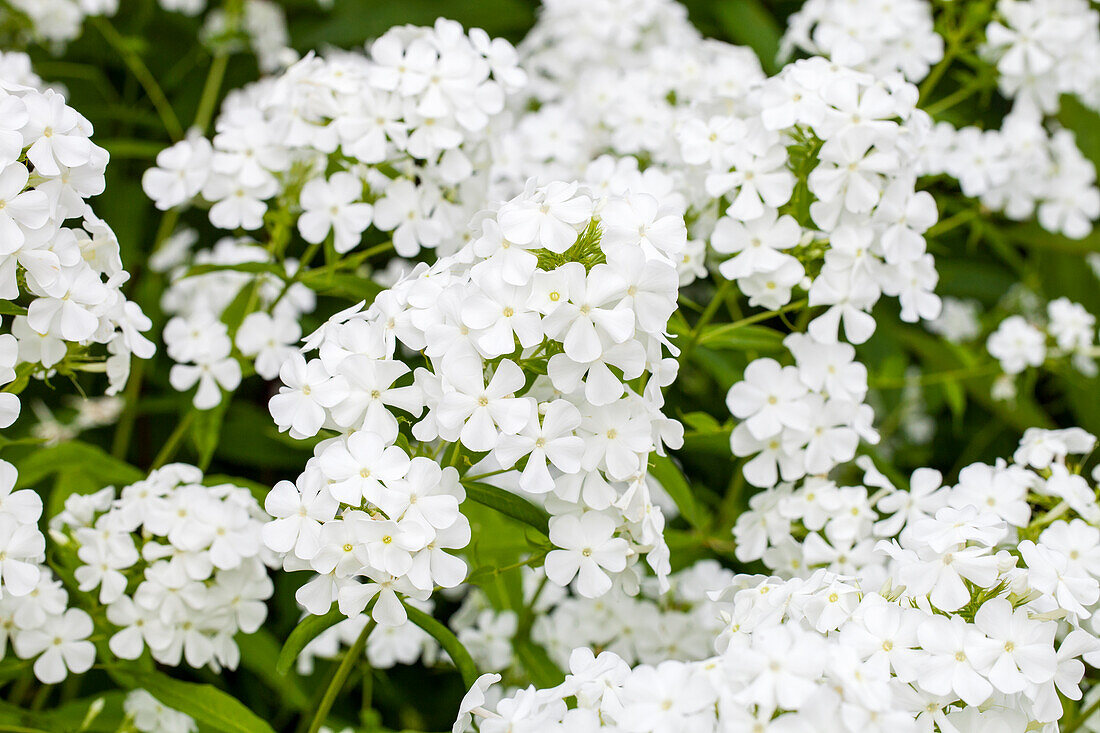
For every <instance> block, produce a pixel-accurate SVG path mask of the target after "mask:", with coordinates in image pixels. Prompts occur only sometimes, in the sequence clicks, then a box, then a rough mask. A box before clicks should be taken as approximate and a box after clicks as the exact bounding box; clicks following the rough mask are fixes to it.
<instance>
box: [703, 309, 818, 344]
mask: <svg viewBox="0 0 1100 733" xmlns="http://www.w3.org/2000/svg"><path fill="white" fill-rule="evenodd" d="M808 302H809V301H808V299H806V298H802V299H801V300H796V301H795V302H793V303H788V304H787V305H785V306H783V307H782V308H779V309H776V310H773V311H764V312H763V313H754V314H753V315H751V316H746V317H745V318H742V319H741V320H739V321H734V322H733V323H727V324H725V325H722V326H718V327H716V328H715V329H714V330H713V331H711V332H710V333H708V334H707V335H706V336H700V338H699V342H700V343H706V342H707V341H711V340H713V339H716V338H719V337H720V336H724V335H725V334H727V333H729V332H730V331H736V330H737V329H739V328H744V327H745V326H751V325H752V324H754V323H759V322H760V321H766V320H768V319H769V318H775V317H777V316H780V315H782V314H784V313H787V312H789V311H793V310H798V309H799V308H804V307H806V305H807V303H808Z"/></svg>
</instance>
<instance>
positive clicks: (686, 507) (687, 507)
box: [649, 454, 707, 529]
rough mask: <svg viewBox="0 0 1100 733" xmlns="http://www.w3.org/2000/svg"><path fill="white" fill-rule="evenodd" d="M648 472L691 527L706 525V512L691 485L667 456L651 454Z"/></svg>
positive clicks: (697, 527)
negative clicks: (698, 501)
mask: <svg viewBox="0 0 1100 733" xmlns="http://www.w3.org/2000/svg"><path fill="white" fill-rule="evenodd" d="M649 473H650V475H652V476H653V478H655V479H657V481H658V482H659V483H660V484H661V486H662V487H663V488H664V490H665V491H667V492H668V495H669V496H671V497H672V500H673V501H674V502H676V507H677V508H678V509H679V510H680V514H681V515H683V517H684V519H686V520H687V521H688V524H690V525H691V526H692V527H695V528H696V529H703V528H704V527H706V525H707V520H706V514H705V512H704V511H703V509H702V507H700V506H699V504H698V503H697V502H696V501H695V494H694V492H692V490H691V485H690V484H689V483H688V481H687V479H686V478H685V477H684V474H683V472H681V471H680V469H679V468H678V467H677V466H676V463H675V462H674V461H673V460H672V459H671V458H669V457H668V456H659V455H656V454H654V455H652V456H650V460H649Z"/></svg>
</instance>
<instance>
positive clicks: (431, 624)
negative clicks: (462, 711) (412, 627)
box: [405, 604, 478, 689]
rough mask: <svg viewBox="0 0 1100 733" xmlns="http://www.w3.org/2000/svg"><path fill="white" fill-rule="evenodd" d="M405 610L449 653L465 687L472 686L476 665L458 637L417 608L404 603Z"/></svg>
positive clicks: (415, 622) (414, 621) (475, 675)
mask: <svg viewBox="0 0 1100 733" xmlns="http://www.w3.org/2000/svg"><path fill="white" fill-rule="evenodd" d="M405 610H406V611H408V613H409V620H410V621H412V622H413V623H414V624H416V625H417V626H419V627H420V628H422V629H424V631H427V632H428V634H429V635H431V636H432V638H434V639H435V640H436V641H438V642H439V645H440V646H441V647H443V649H444V651H446V652H447V654H448V655H450V657H451V661H452V662H454V663H455V666H456V667H458V671H459V673H460V674H461V675H462V681H463V682H464V683H465V685H466V687H467V689H469V688H470V687H473V684H474V682H475V681H476V680H477V678H478V673H477V665H476V664H474V659H473V657H471V656H470V652H468V651H466V647H464V646H463V645H462V642H461V641H459V640H458V637H457V636H455V635H454V634H453V633H452V632H451V630H450V629H448V628H447V627H446V626H444V625H443V624H441V623H440V622H439V621H436V620H435V619H434V618H432V617H431V616H429V615H428V614H426V613H424V612H423V611H421V610H420V609H419V608H415V607H413V606H410V605H407V604H406V605H405Z"/></svg>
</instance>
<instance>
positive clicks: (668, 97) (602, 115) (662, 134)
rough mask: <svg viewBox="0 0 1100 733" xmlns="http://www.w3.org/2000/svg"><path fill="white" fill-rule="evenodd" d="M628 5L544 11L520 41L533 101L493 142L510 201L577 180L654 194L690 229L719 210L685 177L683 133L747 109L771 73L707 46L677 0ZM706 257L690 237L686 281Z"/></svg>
mask: <svg viewBox="0 0 1100 733" xmlns="http://www.w3.org/2000/svg"><path fill="white" fill-rule="evenodd" d="M628 6H629V7H627V6H626V5H620V4H619V3H617V2H599V3H586V2H576V1H575V0H566V1H562V0H558V1H557V2H551V3H546V4H544V5H543V7H542V10H541V12H540V15H539V20H538V22H537V23H536V25H535V27H534V28H533V29H532V30H531V32H530V33H529V34H528V36H527V38H526V39H525V40H524V41H523V43H522V44H521V46H520V53H521V55H522V57H523V67H524V68H525V69H527V70H528V72H529V74H530V76H531V79H532V82H531V84H530V85H529V87H528V91H529V93H530V98H528V99H524V98H518V99H517V100H516V101H517V103H522V106H520V104H516V105H513V106H514V120H513V123H512V125H511V126H510V127H508V128H506V129H501V130H500V131H499V132H498V134H496V135H495V136H494V138H493V140H492V144H493V147H494V155H493V178H494V182H495V183H496V187H497V189H498V191H499V195H500V196H501V197H502V198H507V197H509V196H511V195H514V193H515V192H516V191H517V190H518V189H519V188H520V187H522V185H523V184H524V182H525V181H526V180H527V179H529V178H532V177H534V178H536V179H537V180H539V181H540V182H543V183H545V182H549V181H551V180H555V179H562V180H568V179H570V178H579V179H582V180H584V182H585V183H586V184H588V185H589V186H591V187H592V188H593V189H596V190H600V191H610V192H612V193H621V192H622V191H624V190H626V189H628V188H629V189H630V190H633V191H635V192H641V191H644V192H646V193H650V194H652V195H653V196H655V197H656V198H658V199H659V200H660V201H661V203H662V204H663V205H665V206H669V207H673V206H675V207H678V208H679V209H681V210H682V212H683V213H684V214H685V216H686V218H687V220H688V222H689V223H691V222H692V221H693V220H694V219H695V218H696V217H697V216H698V215H699V211H698V209H701V208H703V207H704V206H705V205H706V204H708V203H709V200H708V198H707V196H706V193H705V192H704V191H703V190H702V185H701V182H698V181H695V180H693V179H691V178H689V177H687V176H686V175H685V171H684V164H683V161H682V159H681V156H680V145H679V143H678V141H677V139H676V130H677V129H678V128H679V126H680V124H681V121H682V120H683V119H685V118H690V117H691V116H692V112H691V109H692V107H693V106H695V105H698V104H713V105H715V106H716V107H719V108H729V107H736V106H738V105H739V103H740V99H741V97H742V96H743V94H744V92H745V90H746V89H747V88H749V87H750V86H751V85H752V84H753V83H755V82H758V81H760V80H762V79H763V78H764V74H763V71H762V70H761V67H760V62H759V60H758V59H757V58H756V55H755V54H753V53H752V52H751V51H750V50H749V49H747V48H744V47H740V46H733V45H730V44H726V43H722V42H719V41H714V40H709V39H703V38H702V37H701V36H700V35H699V33H698V31H696V30H695V28H694V27H693V26H692V25H691V23H690V22H688V20H687V17H686V14H685V12H684V8H683V7H682V6H681V5H679V4H678V3H675V2H672V1H671V0H650V1H647V2H645V3H636V2H632V3H629V4H628ZM693 207H694V209H696V210H692V208H693ZM711 218H713V217H711ZM705 253H706V241H705V240H704V239H702V238H698V237H695V238H691V239H689V241H688V242H687V245H686V246H685V247H684V249H683V250H682V251H681V252H680V253H679V256H678V258H677V262H676V264H677V270H678V271H679V273H680V279H681V284H683V285H686V284H688V283H690V282H691V281H692V280H694V279H695V278H697V277H703V276H705V275H706V270H705V268H704V258H705Z"/></svg>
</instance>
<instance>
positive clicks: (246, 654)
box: [236, 628, 310, 710]
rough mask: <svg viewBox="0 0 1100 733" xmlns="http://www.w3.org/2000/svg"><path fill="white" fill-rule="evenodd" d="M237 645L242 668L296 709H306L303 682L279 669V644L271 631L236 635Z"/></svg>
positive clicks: (306, 698) (289, 671) (308, 703)
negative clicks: (239, 650)
mask: <svg viewBox="0 0 1100 733" xmlns="http://www.w3.org/2000/svg"><path fill="white" fill-rule="evenodd" d="M236 642H237V645H238V646H239V647H240V648H241V666H242V667H244V668H245V669H247V670H248V671H249V672H251V673H252V674H254V675H256V676H257V677H259V678H260V679H261V680H263V682H264V684H266V685H267V686H268V687H270V688H271V689H272V690H275V691H276V692H278V693H279V695H280V696H281V697H282V698H283V700H284V701H285V702H286V703H287V704H288V705H289V706H290V707H292V708H294V709H295V710H305V709H307V708H308V707H309V705H310V702H309V696H308V695H306V693H305V691H304V690H303V689H302V680H301V679H300V678H299V677H298V675H296V674H294V672H293V671H292V670H287V671H285V672H280V671H279V670H278V659H279V654H280V649H279V642H278V641H277V640H276V639H275V636H274V635H273V634H272V633H271V632H270V631H268V630H267V629H264V628H260V629H259V630H258V631H256V632H255V633H253V634H237V637H236Z"/></svg>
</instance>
